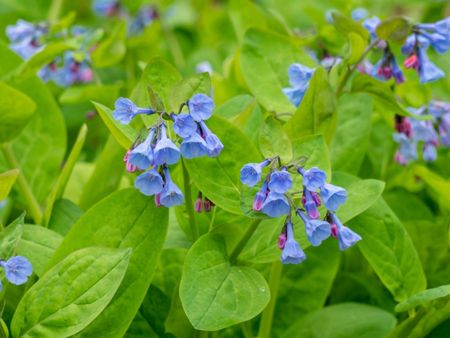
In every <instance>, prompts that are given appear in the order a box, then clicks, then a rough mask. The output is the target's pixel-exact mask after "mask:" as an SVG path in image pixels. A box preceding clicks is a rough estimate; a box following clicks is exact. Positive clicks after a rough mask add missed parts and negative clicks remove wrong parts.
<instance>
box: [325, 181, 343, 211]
mask: <svg viewBox="0 0 450 338" xmlns="http://www.w3.org/2000/svg"><path fill="white" fill-rule="evenodd" d="M320 196H321V197H322V200H323V203H324V204H325V207H326V208H327V209H328V210H330V211H336V210H337V209H338V208H339V206H340V205H342V204H344V203H345V201H346V200H347V191H346V190H345V189H344V188H341V187H338V186H336V185H333V184H328V183H327V184H324V185H323V186H322V187H320Z"/></svg>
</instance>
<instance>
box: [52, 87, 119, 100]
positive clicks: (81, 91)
mask: <svg viewBox="0 0 450 338" xmlns="http://www.w3.org/2000/svg"><path fill="white" fill-rule="evenodd" d="M119 90H120V86H119V85H102V86H98V85H84V86H76V87H69V88H67V89H66V90H64V91H63V93H62V94H61V96H60V97H59V102H61V103H62V104H77V103H82V102H87V101H96V102H101V103H104V104H109V103H111V104H112V103H114V101H115V100H116V98H118V97H119Z"/></svg>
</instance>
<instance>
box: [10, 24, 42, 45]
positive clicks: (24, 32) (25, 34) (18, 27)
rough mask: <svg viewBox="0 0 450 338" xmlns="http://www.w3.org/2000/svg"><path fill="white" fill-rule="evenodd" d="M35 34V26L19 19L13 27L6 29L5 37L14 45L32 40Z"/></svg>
mask: <svg viewBox="0 0 450 338" xmlns="http://www.w3.org/2000/svg"><path fill="white" fill-rule="evenodd" d="M35 34H36V26H35V25H34V24H32V23H30V22H28V21H25V20H22V19H19V20H17V22H16V24H15V25H10V26H7V27H6V36H7V37H8V38H9V40H11V42H13V43H16V42H20V41H23V40H25V39H27V40H29V39H32V38H34V36H35Z"/></svg>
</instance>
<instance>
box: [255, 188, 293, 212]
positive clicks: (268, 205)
mask: <svg viewBox="0 0 450 338" xmlns="http://www.w3.org/2000/svg"><path fill="white" fill-rule="evenodd" d="M290 210H291V208H290V206H289V202H288V200H287V198H286V196H284V195H283V194H279V193H277V192H273V191H270V192H269V193H268V194H267V197H266V200H265V201H264V204H263V206H262V209H261V211H262V212H263V213H265V214H266V215H267V216H270V217H278V216H281V215H289V212H290Z"/></svg>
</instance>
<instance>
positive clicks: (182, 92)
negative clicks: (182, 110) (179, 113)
mask: <svg viewBox="0 0 450 338" xmlns="http://www.w3.org/2000/svg"><path fill="white" fill-rule="evenodd" d="M198 93H203V94H206V95H210V94H211V79H210V78H209V74H208V73H201V74H196V75H192V76H190V77H188V78H185V79H183V80H181V81H180V82H179V83H177V84H176V85H175V86H174V87H173V89H172V95H171V97H170V100H171V101H170V102H171V106H172V107H173V109H177V107H180V106H181V104H182V103H184V102H187V101H188V100H189V99H190V98H191V97H192V96H194V95H195V94H198Z"/></svg>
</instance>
